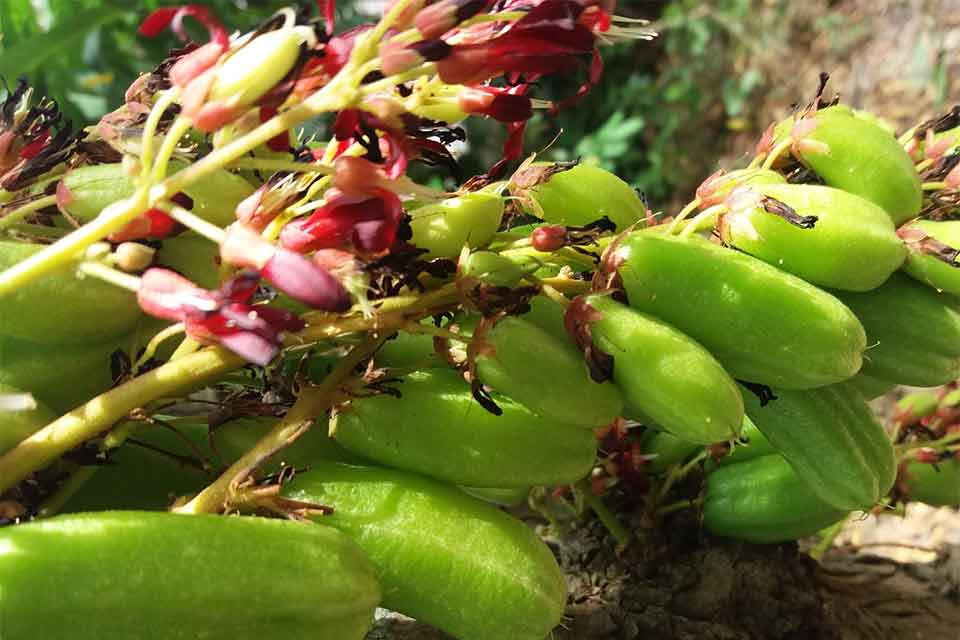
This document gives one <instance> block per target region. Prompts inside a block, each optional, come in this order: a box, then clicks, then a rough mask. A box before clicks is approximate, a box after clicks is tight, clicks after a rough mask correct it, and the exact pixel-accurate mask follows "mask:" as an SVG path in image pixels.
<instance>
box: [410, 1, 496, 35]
mask: <svg viewBox="0 0 960 640" xmlns="http://www.w3.org/2000/svg"><path fill="white" fill-rule="evenodd" d="M489 3H490V1H489V0H440V2H437V3H435V4H432V5H430V6H429V7H426V8H425V9H423V10H422V11H420V12H419V13H418V14H417V16H416V17H415V18H414V19H413V24H414V25H415V26H416V27H417V30H418V31H419V32H420V33H421V35H423V37H424V38H439V37H440V36H442V35H443V34H444V33H446V32H447V31H449V30H450V29H452V28H454V27H455V26H457V25H458V24H460V23H461V22H463V21H464V20H466V19H468V18H472V17H473V16H475V15H477V14H478V13H480V12H481V11H483V10H484V8H485V7H486V6H487V5H488V4H489Z"/></svg>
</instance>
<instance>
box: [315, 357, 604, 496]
mask: <svg viewBox="0 0 960 640" xmlns="http://www.w3.org/2000/svg"><path fill="white" fill-rule="evenodd" d="M398 389H399V391H400V393H401V394H402V396H401V397H400V398H395V397H393V396H391V395H379V396H374V397H369V398H359V399H355V400H353V401H352V402H351V403H350V406H349V407H347V408H345V409H344V410H343V411H341V412H339V413H338V414H337V415H336V417H334V418H333V420H332V421H331V432H332V434H333V437H334V438H336V440H337V442H338V443H340V444H341V445H342V446H343V447H344V448H346V449H348V450H349V451H351V452H353V453H355V454H356V455H359V456H362V457H364V458H367V459H369V460H375V461H377V462H379V463H381V464H384V465H387V466H391V467H395V468H397V469H405V470H408V471H413V472H416V473H422V474H423V475H427V476H431V477H434V478H438V479H440V480H446V481H448V482H451V483H454V484H462V485H468V486H474V487H524V486H531V485H553V484H570V483H572V482H575V481H576V480H579V479H580V478H582V477H583V476H585V475H586V474H587V473H588V472H589V471H590V468H591V467H592V466H593V461H594V457H595V453H596V442H595V440H594V436H593V433H592V432H591V431H589V430H587V429H579V428H576V427H574V426H571V425H569V424H563V423H558V422H557V421H555V420H549V419H546V418H541V417H539V416H537V415H534V414H533V413H531V412H530V411H529V410H527V409H526V408H525V407H524V406H523V405H521V404H519V403H517V402H514V401H513V400H510V399H509V398H506V397H504V396H500V395H497V394H494V396H493V399H494V401H495V402H496V403H497V405H498V406H499V407H500V409H501V410H502V412H503V413H502V414H501V415H499V416H497V415H494V414H492V413H490V412H489V411H488V410H487V409H485V408H484V407H482V406H480V404H479V403H478V402H477V401H476V399H474V397H473V395H472V394H471V393H470V387H469V385H468V384H467V383H466V382H464V380H463V378H462V377H461V376H460V375H459V374H458V373H457V372H456V371H453V370H450V369H429V370H426V371H419V372H416V373H412V374H410V375H408V376H405V377H404V381H403V383H402V384H400V385H398Z"/></svg>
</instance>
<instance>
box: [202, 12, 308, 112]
mask: <svg viewBox="0 0 960 640" xmlns="http://www.w3.org/2000/svg"><path fill="white" fill-rule="evenodd" d="M304 41H305V37H304V34H303V33H301V32H300V31H299V30H298V29H278V30H277V31H269V32H267V33H264V34H262V35H259V36H257V37H255V38H253V39H252V40H251V41H250V42H248V43H247V44H245V45H244V46H242V47H241V48H240V49H239V50H238V51H237V52H236V53H234V54H233V55H231V56H230V57H229V58H228V59H227V61H226V62H225V63H224V64H223V66H222V67H220V68H219V69H218V70H217V73H216V79H215V80H214V83H213V86H212V87H210V93H209V95H208V96H207V99H208V100H210V101H213V102H227V103H229V104H230V105H231V106H249V105H252V104H253V103H254V102H256V101H257V100H258V99H260V97H261V96H263V94H265V93H266V92H267V91H269V90H270V89H272V88H273V87H274V86H275V85H276V84H277V83H278V82H280V80H282V79H283V78H284V76H286V75H287V74H288V73H289V72H290V70H291V69H293V66H294V65H295V64H296V63H297V59H298V58H299V57H300V45H301V44H302V43H303V42H304Z"/></svg>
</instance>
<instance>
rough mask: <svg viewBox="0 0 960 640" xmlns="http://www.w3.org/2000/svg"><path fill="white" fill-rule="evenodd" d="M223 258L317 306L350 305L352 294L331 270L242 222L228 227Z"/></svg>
mask: <svg viewBox="0 0 960 640" xmlns="http://www.w3.org/2000/svg"><path fill="white" fill-rule="evenodd" d="M220 257H221V258H223V260H224V261H225V262H227V263H229V264H233V265H237V266H240V267H247V268H252V269H256V270H258V271H260V273H261V275H263V277H264V278H265V279H266V280H267V281H268V282H270V284H272V285H273V286H275V287H276V288H277V289H279V290H280V291H282V292H284V293H286V294H287V295H289V296H290V297H291V298H294V299H295V300H299V301H300V302H303V303H304V304H306V305H309V306H310V307H312V308H314V309H322V310H324V311H346V310H347V309H349V308H350V295H349V294H348V293H347V290H346V289H345V288H344V286H343V285H342V284H340V281H339V280H337V279H336V278H334V277H333V276H332V275H331V274H330V272H329V271H327V270H326V269H324V268H323V267H320V266H318V265H316V264H314V263H313V262H311V261H310V260H308V259H307V258H305V257H303V256H302V255H300V254H299V253H295V252H293V251H291V250H289V249H285V248H282V247H277V246H275V245H273V244H271V243H270V242H267V241H266V240H264V239H263V237H261V236H260V234H259V233H257V232H256V231H254V230H253V229H252V228H250V227H246V226H244V225H243V224H241V223H239V222H238V223H236V224H233V225H231V226H230V228H229V229H227V235H226V237H225V238H224V240H223V244H221V245H220Z"/></svg>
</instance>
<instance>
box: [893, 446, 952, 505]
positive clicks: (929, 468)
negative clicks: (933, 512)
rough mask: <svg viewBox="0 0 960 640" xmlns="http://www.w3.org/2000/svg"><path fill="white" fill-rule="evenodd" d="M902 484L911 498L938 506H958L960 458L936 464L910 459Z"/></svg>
mask: <svg viewBox="0 0 960 640" xmlns="http://www.w3.org/2000/svg"><path fill="white" fill-rule="evenodd" d="M903 484H904V488H905V489H906V491H907V496H908V497H909V498H910V499H911V500H916V501H918V502H925V503H927V504H932V505H935V506H939V507H956V506H960V460H957V459H956V458H954V459H952V460H943V461H941V462H938V463H937V464H924V463H922V462H916V461H910V462H909V463H907V466H906V469H905V472H904V476H903Z"/></svg>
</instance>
